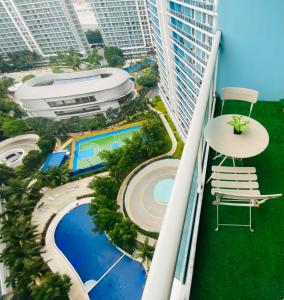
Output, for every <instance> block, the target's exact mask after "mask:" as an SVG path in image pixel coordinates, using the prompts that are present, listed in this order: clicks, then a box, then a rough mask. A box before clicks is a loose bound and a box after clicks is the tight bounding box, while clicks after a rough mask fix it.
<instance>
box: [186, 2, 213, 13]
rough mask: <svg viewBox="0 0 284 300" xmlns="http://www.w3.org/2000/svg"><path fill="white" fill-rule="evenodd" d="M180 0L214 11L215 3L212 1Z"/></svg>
mask: <svg viewBox="0 0 284 300" xmlns="http://www.w3.org/2000/svg"><path fill="white" fill-rule="evenodd" d="M180 1H181V2H184V3H187V4H190V5H193V6H197V7H199V8H202V9H206V10H210V11H216V9H217V8H216V5H215V4H213V3H210V1H207V2H204V1H194V0H180Z"/></svg>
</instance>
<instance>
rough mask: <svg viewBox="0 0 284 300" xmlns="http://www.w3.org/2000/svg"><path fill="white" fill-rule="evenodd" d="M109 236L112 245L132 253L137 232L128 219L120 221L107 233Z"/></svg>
mask: <svg viewBox="0 0 284 300" xmlns="http://www.w3.org/2000/svg"><path fill="white" fill-rule="evenodd" d="M109 236H110V239H111V242H112V243H114V244H115V245H118V246H119V247H121V248H122V249H124V250H126V251H128V252H132V251H133V248H134V247H135V239H136V237H137V231H136V228H135V225H134V224H133V223H132V222H131V221H130V219H121V221H120V222H117V223H116V224H115V225H114V228H113V229H112V230H111V231H110V232H109Z"/></svg>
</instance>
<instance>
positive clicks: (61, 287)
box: [31, 272, 71, 300]
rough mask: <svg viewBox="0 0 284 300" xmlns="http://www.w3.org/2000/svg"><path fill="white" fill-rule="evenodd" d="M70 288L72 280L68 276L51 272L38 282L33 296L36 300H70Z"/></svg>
mask: <svg viewBox="0 0 284 300" xmlns="http://www.w3.org/2000/svg"><path fill="white" fill-rule="evenodd" d="M70 288H71V280H70V278H69V277H68V276H67V275H63V276H61V275H59V274H58V273H51V272H49V273H47V274H46V275H45V276H44V277H42V278H40V279H38V280H37V281H36V284H35V285H34V286H32V288H31V290H32V293H31V294H32V297H33V299H34V300H68V299H69V297H68V293H69V291H70Z"/></svg>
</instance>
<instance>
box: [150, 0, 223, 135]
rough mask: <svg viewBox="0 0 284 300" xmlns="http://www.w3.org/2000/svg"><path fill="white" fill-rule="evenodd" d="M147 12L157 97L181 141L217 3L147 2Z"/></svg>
mask: <svg viewBox="0 0 284 300" xmlns="http://www.w3.org/2000/svg"><path fill="white" fill-rule="evenodd" d="M148 8H149V14H150V18H151V25H152V32H153V40H154V46H155V50H156V55H157V61H158V65H159V70H160V77H161V81H160V84H159V88H160V94H161V96H162V99H163V102H164V103H165V105H166V107H167V109H168V111H169V113H170V114H171V117H172V118H173V120H174V122H175V124H176V126H177V128H178V130H179V132H180V133H181V135H182V137H183V138H185V137H186V135H187V132H188V130H189V127H190V123H191V119H192V114H193V111H194V107H195V104H196V101H197V97H198V94H199V90H200V87H201V83H202V80H203V74H204V71H205V68H206V64H207V60H208V57H209V53H210V49H211V46H212V39H213V37H214V34H215V30H216V22H217V0H207V1H201V0H200V1H191V0H171V1H169V0H148Z"/></svg>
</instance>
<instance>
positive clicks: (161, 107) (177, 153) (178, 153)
mask: <svg viewBox="0 0 284 300" xmlns="http://www.w3.org/2000/svg"><path fill="white" fill-rule="evenodd" d="M152 102H153V104H154V108H155V109H156V110H158V111H160V112H161V113H162V114H163V115H164V116H165V118H166V120H167V121H168V123H169V125H170V127H171V129H172V131H173V133H174V135H175V138H176V140H177V149H176V151H175V153H174V154H173V157H174V158H177V159H180V158H181V155H182V151H183V147H184V142H183V141H182V139H181V137H180V135H179V133H178V132H177V129H176V127H175V124H174V122H173V121H172V119H171V118H170V116H169V114H168V112H167V109H166V107H165V105H164V103H163V102H162V100H161V98H160V96H156V97H155V98H153V99H152Z"/></svg>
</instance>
